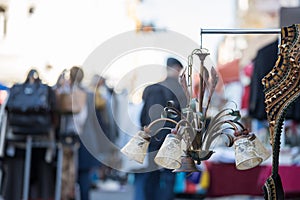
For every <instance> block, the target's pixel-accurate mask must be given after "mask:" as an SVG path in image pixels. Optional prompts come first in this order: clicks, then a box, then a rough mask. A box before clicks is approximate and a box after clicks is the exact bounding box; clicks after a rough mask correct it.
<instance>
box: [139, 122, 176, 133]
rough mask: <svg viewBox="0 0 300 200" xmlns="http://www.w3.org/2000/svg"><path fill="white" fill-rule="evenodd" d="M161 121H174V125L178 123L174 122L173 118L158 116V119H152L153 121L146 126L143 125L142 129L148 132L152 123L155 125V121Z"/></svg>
mask: <svg viewBox="0 0 300 200" xmlns="http://www.w3.org/2000/svg"><path fill="white" fill-rule="evenodd" d="M161 121H165V122H166V121H168V122H172V123H174V124H175V125H177V124H178V122H176V121H175V120H173V119H169V118H159V119H156V120H154V121H153V122H151V123H150V124H149V125H148V126H145V127H144V131H145V132H146V133H150V132H151V130H150V129H151V127H152V126H153V125H155V124H156V123H158V122H161Z"/></svg>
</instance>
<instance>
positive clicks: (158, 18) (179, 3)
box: [0, 0, 300, 199]
mask: <svg viewBox="0 0 300 200" xmlns="http://www.w3.org/2000/svg"><path fill="white" fill-rule="evenodd" d="M299 6H300V1H299V0H264V1H263V0H223V1H220V0H210V1H204V0H185V1H183V0H172V1H171V0H22V1H19V0H0V84H1V85H3V89H7V88H6V87H10V86H12V85H13V84H14V83H17V82H23V81H24V80H25V77H26V74H27V72H28V71H29V70H30V69H31V68H36V69H38V71H39V73H40V77H41V79H42V80H43V81H44V82H45V83H47V84H49V85H50V86H53V85H55V83H56V81H57V79H58V76H59V74H60V73H61V72H62V71H63V69H66V68H71V67H72V66H75V65H79V66H83V69H84V70H85V77H84V80H83V81H84V83H85V84H86V85H88V83H90V82H91V80H92V77H93V75H95V74H98V75H101V76H103V77H104V78H105V79H106V84H107V86H108V87H109V88H110V89H112V90H113V89H114V90H115V92H119V93H121V91H125V90H126V92H127V94H131V95H132V96H134V97H131V99H130V100H128V99H127V97H126V98H125V100H126V101H125V104H126V106H127V104H129V103H132V102H134V103H138V102H140V101H141V94H142V90H140V89H143V87H144V86H145V85H141V82H140V81H141V80H139V77H142V79H143V78H144V77H145V72H147V73H146V76H148V77H147V78H149V80H148V79H147V81H149V83H150V82H151V83H152V82H157V81H160V80H162V79H163V77H164V76H165V72H164V70H165V69H164V67H163V66H164V63H165V58H166V56H167V55H169V54H171V53H173V54H176V52H164V51H159V50H149V49H142V50H137V51H133V52H124V54H122V55H120V56H119V57H118V55H117V56H116V58H114V60H112V61H111V63H110V64H109V65H108V66H97V65H94V66H89V67H86V66H85V63H87V62H86V61H87V59H88V58H89V56H90V55H91V54H92V53H93V52H94V50H95V49H97V48H98V47H99V46H101V45H103V44H105V42H106V41H109V40H110V39H113V38H114V37H117V36H119V35H122V34H125V33H128V32H133V33H134V35H135V36H136V38H143V37H145V38H151V37H154V38H155V36H161V35H168V33H170V32H175V33H178V34H180V35H182V36H183V37H186V38H188V39H189V40H190V41H193V42H194V44H195V45H196V46H198V47H200V43H201V44H202V47H204V48H207V49H208V50H209V52H210V62H211V64H212V65H213V66H215V67H216V68H217V70H218V72H219V73H220V77H221V85H219V86H218V90H217V92H220V96H222V97H221V98H220V99H221V100H220V99H219V102H223V101H222V100H223V99H227V100H232V101H234V102H235V103H236V105H237V107H238V108H239V109H241V111H242V114H243V116H245V117H244V118H243V120H245V122H246V124H248V125H249V126H250V127H251V129H252V130H253V131H256V132H257V133H258V137H259V138H260V139H261V140H262V141H263V142H264V144H266V145H269V143H268V141H269V138H268V125H267V124H266V123H265V122H266V121H265V119H261V118H260V117H258V116H257V115H255V114H256V113H255V112H256V110H255V109H254V110H252V112H254V113H252V114H251V113H249V95H250V94H249V89H250V88H249V87H250V82H251V81H253V77H252V72H253V67H255V66H254V65H253V61H254V60H255V58H256V56H257V53H258V52H259V50H261V49H262V48H264V47H266V46H268V45H269V44H271V43H274V41H275V43H276V42H278V39H279V37H278V36H279V34H263V35H257V34H241V35H239V34H236V35H233V34H232V35H231V34H230V35H226V34H203V35H202V38H200V31H201V29H280V28H281V27H283V26H288V25H291V24H295V23H300V14H299V13H300V10H299ZM170 42H174V43H176V42H177V41H170ZM120 45H122V44H120ZM192 50H193V49H190V52H192ZM111 51H112V52H113V51H116V52H117V49H111ZM112 52H110V53H112ZM276 54H277V43H276V49H275V58H274V57H272V58H271V59H276ZM106 56H107V55H106V54H105V53H103V55H100V57H99V60H101V59H102V58H103V59H104V58H106ZM268 58H269V57H268ZM178 59H180V61H182V62H183V64H184V66H187V57H180V56H179V58H178ZM100 63H101V62H100ZM150 64H151V65H153V64H156V65H157V66H155V67H154V68H151V70H149V69H148V70H149V71H145V70H146V68H141V70H138V68H139V67H141V66H144V67H145V66H147V65H150ZM261 67H263V66H261ZM270 67H273V65H271V66H270ZM104 69H105V70H104ZM135 69H136V70H135ZM140 73H142V74H143V73H144V74H143V76H141V74H140ZM148 73H149V74H148ZM143 81H144V82H145V80H143ZM258 81H260V79H259V80H258ZM1 90H2V86H1ZM1 90H0V91H1ZM245 91H247V93H245ZM135 94H136V96H135ZM217 98H218V96H217ZM1 99H2V100H3V98H2V97H1V93H0V100H1ZM120 99H121V100H119V101H120V102H122V103H124V101H123V100H124V99H122V98H120ZM215 100H216V99H215ZM254 101H256V100H254ZM216 102H218V100H217V101H216ZM261 103H263V101H261ZM220 104H222V103H220ZM120 105H121V107H122V105H124V104H120ZM223 105H224V104H222V106H223ZM217 106H218V105H217ZM122 108H123V107H122ZM123 109H125V111H126V109H127V107H124V108H123ZM128 109H129V108H128ZM127 111H128V110H127ZM133 111H134V110H133ZM299 113H300V112H299ZM129 114H130V113H129ZM131 114H132V113H131ZM120 116H121V115H120ZM120 116H119V117H120ZM0 117H1V116H0ZM127 117H128V113H127ZM130 117H132V116H130ZM120 119H122V116H121V117H120ZM115 120H116V119H115ZM299 121H300V119H296V120H295V121H289V122H288V123H287V124H286V127H285V132H286V135H285V136H284V137H285V138H283V140H282V145H283V147H284V149H283V151H282V153H283V156H281V160H280V162H281V163H282V164H283V165H286V166H289V167H290V166H298V165H299V164H300V149H299V144H300V125H299ZM123 123H124V124H123V126H128V123H127V122H124V121H123ZM118 125H119V126H122V125H120V124H118ZM118 128H119V129H122V128H123V129H122V130H121V131H120V133H124V130H125V134H127V135H126V136H127V137H128V135H130V134H134V133H127V132H126V127H118ZM130 128H131V127H130ZM120 133H119V134H120ZM127 139H128V138H127ZM268 148H269V150H270V149H271V147H270V146H268ZM218 152H219V154H218ZM232 153H233V151H232V150H231V151H228V152H227V151H226V150H224V149H221V150H219V151H217V153H216V155H215V156H214V157H212V161H216V162H221V163H231V164H232V163H233V162H234V161H233V154H232ZM270 163H271V161H270V160H268V161H267V162H266V163H265V165H264V166H263V167H262V168H259V169H255V170H254V171H251V172H249V173H246V174H241V173H239V172H236V171H232V170H234V169H232V166H227V165H213V164H211V165H210V166H209V170H211V171H209V173H212V171H213V172H216V171H217V172H219V173H220V172H221V173H220V174H218V175H217V176H218V178H220V176H225V175H228V177H227V180H224V179H222V180H220V179H217V178H216V175H213V174H210V180H203V184H206V185H204V186H203V185H202V186H203V188H202V189H201V188H200V189H199V187H198V189H197V185H198V186H199V177H198V180H197V181H196V182H197V183H196V184H194V183H190V185H189V186H190V188H189V189H190V190H188V188H185V189H179V190H178V193H180V194H181V193H184V194H185V196H183V197H182V198H188V197H189V198H192V197H195V196H189V195H187V194H191V195H194V194H195V193H200V194H203V195H204V196H205V195H206V194H208V196H211V197H219V196H229V195H235V194H243V191H242V190H240V191H238V192H236V191H233V190H232V189H233V188H235V187H236V188H237V187H238V186H239V185H243V184H244V182H239V181H240V180H246V179H248V178H249V177H254V178H255V179H253V180H252V181H254V183H255V186H253V187H252V186H249V187H248V188H246V189H248V190H247V191H246V192H245V193H247V194H248V195H253V196H256V195H257V194H260V193H259V192H260V189H261V188H257V187H256V186H259V187H261V184H263V182H264V181H262V180H263V179H264V178H266V177H267V175H268V173H269V172H270V165H269V164H270ZM268 167H269V168H268ZM225 169H226V170H228V171H226V172H228V173H223V172H224V171H225ZM284 170H285V171H284ZM293 170H295V171H293ZM293 170H291V168H285V169H282V172H283V171H284V172H283V174H284V173H286V174H285V175H286V177H292V176H291V174H289V172H293V173H294V172H295V173H296V172H299V173H298V174H300V169H299V167H297V168H293ZM204 171H205V170H204ZM206 172H207V171H206ZM237 173H238V174H237ZM203 174H204V173H202V175H201V176H202V178H203ZM241 176H243V178H241ZM283 176H284V175H283ZM283 176H282V177H283ZM124 177H125V178H124ZM233 177H235V178H236V179H234V178H233ZM98 178H99V177H98ZM177 178H178V179H179V178H180V177H177ZM215 178H216V179H215ZM203 179H204V178H203ZM229 179H230V180H231V179H232V180H235V181H236V183H237V184H236V185H233V186H232V185H231V184H228V180H229ZM257 180H258V181H260V182H259V183H257V182H255V181H257ZM182 181H183V182H184V181H185V180H182ZM188 181H189V180H186V185H185V186H186V187H187V186H188V184H189V182H188ZM214 181H215V182H214ZM284 181H286V182H284V185H286V187H287V188H288V189H290V190H291V191H290V193H293V194H294V193H296V197H297V198H299V194H300V188H299V187H298V186H299V185H300V184H299V179H297V180H290V179H289V180H284ZM132 182H133V181H132V176H127V174H126V175H124V173H120V174H118V179H117V180H116V179H114V182H110V183H107V182H106V183H104V182H99V185H95V188H94V189H95V190H93V191H92V192H91V199H100V198H102V199H106V198H107V199H120V198H123V199H126V198H127V199H131V198H132V193H133V192H132V187H129V188H127V187H124V188H123V187H121V186H123V185H126V184H127V183H132ZM232 182H234V181H232ZM124 183H125V184H124ZM105 184H106V185H105ZM195 185H196V186H195ZM226 185H230V186H231V188H229V189H228V188H226V189H224V186H226ZM101 187H102V190H101V191H100V192H99V190H97V189H99V188H100V189H101ZM295 187H296V188H295ZM103 188H105V189H106V190H105V189H103ZM191 188H192V189H191ZM195 188H196V189H195ZM249 188H250V189H249ZM177 189H178V188H177ZM251 189H253V190H251ZM288 189H287V190H288ZM227 190H228V192H227V193H226V191H227ZM249 191H250V194H249ZM258 191H259V192H258ZM112 192H113V193H112ZM123 192H125V193H123ZM222 192H223V193H222ZM234 192H236V193H234ZM251 192H253V193H251ZM257 192H258V193H257ZM118 195H119V196H118ZM126 195H127V196H126ZM297 195H298V196H297ZM179 197H180V195H179V196H178V198H179ZM202 197H203V196H202ZM202 197H201V198H202ZM198 198H200V197H199V196H198ZM241 198H242V197H241V196H238V197H237V199H241ZM245 198H248V197H245ZM249 198H250V197H249ZM252 199H254V197H253V198H252ZM257 199H262V197H261V196H259V197H258V198H257Z"/></svg>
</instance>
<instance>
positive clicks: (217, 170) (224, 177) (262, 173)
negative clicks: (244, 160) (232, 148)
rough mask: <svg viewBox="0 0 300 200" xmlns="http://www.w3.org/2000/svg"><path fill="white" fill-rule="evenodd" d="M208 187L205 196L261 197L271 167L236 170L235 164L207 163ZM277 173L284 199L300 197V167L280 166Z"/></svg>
mask: <svg viewBox="0 0 300 200" xmlns="http://www.w3.org/2000/svg"><path fill="white" fill-rule="evenodd" d="M206 164H207V169H208V171H209V174H210V186H209V189H208V193H207V196H210V197H217V196H230V195H251V196H263V190H262V187H263V185H264V183H265V181H266V179H267V178H268V177H269V176H270V174H271V168H272V167H271V166H269V165H268V166H258V167H255V168H253V169H249V170H243V171H241V170H237V169H236V168H235V164H224V163H213V162H207V163H206ZM279 173H280V176H281V180H282V185H283V188H284V191H285V195H286V197H289V196H290V197H295V196H298V197H300V167H299V166H280V167H279Z"/></svg>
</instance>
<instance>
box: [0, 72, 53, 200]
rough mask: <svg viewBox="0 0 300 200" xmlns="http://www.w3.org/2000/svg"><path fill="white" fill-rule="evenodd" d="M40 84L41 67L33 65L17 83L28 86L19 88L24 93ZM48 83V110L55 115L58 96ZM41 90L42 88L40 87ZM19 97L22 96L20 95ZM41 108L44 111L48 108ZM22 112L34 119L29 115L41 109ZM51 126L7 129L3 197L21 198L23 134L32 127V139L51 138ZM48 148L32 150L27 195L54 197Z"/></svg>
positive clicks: (23, 159) (17, 199)
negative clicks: (24, 77)
mask: <svg viewBox="0 0 300 200" xmlns="http://www.w3.org/2000/svg"><path fill="white" fill-rule="evenodd" d="M41 84H42V80H41V79H40V77H39V73H38V71H37V70H36V69H33V68H32V69H30V70H29V72H28V74H27V77H26V79H25V81H24V83H22V84H16V85H20V86H22V87H24V88H25V89H24V90H20V93H21V92H25V90H26V89H27V91H30V89H32V90H31V92H36V89H37V88H39V87H40V86H41ZM25 85H26V87H25ZM36 86H38V87H36ZM45 86H47V87H44V88H45V91H47V98H48V99H47V100H46V102H47V104H48V106H49V114H50V115H51V116H52V115H53V112H52V111H53V110H52V109H53V108H54V106H55V96H54V93H53V91H52V90H51V88H50V87H48V85H45ZM13 87H14V86H13ZM10 90H12V88H10ZM43 92H44V91H43ZM39 93H42V92H41V91H39ZM43 94H44V93H42V94H40V95H41V97H42V101H45V99H43V98H44V97H45V96H44V95H43ZM17 97H18V98H21V97H20V96H17ZM14 100H15V99H12V100H11V101H14ZM34 100H35V103H36V102H37V101H38V99H34ZM19 101H21V102H22V103H24V101H25V100H24V99H23V98H22V99H19ZM31 101H32V100H31ZM24 105H25V103H24ZM40 112H42V113H43V114H45V110H43V111H40ZM10 114H11V113H10ZM22 114H24V115H25V116H26V118H28V119H31V117H30V116H34V117H38V114H39V112H37V113H33V114H31V113H30V112H29V113H28V112H27V111H25V112H24V113H22ZM35 115H36V116H35ZM51 118H52V117H50V118H49V120H50V121H49V124H50V125H52V123H53V122H52V121H51ZM35 123H36V122H35ZM14 126H17V125H14ZM43 126H44V124H43ZM43 128H45V130H42V129H43ZM49 128H50V130H48V126H47V127H41V125H38V124H31V123H30V124H29V127H21V126H20V127H19V126H18V135H16V133H15V132H14V131H12V133H7V134H8V135H7V138H6V139H7V140H9V143H7V147H6V152H5V157H4V159H3V161H4V165H5V181H4V189H3V190H4V191H3V196H4V199H11V200H14V199H16V200H19V199H22V186H23V185H22V184H23V182H24V178H25V177H24V175H25V174H24V167H25V156H26V152H25V150H24V148H23V147H21V146H22V144H21V145H20V144H18V143H25V140H24V139H25V138H24V136H26V135H31V133H32V132H31V130H30V129H32V131H35V134H32V135H31V136H33V140H34V141H35V142H37V141H42V140H46V141H49V140H50V137H51V136H50V135H51V127H49ZM43 131H47V135H39V134H44V132H43ZM48 131H49V133H48ZM35 137H37V138H35ZM35 139H36V140H35ZM14 142H17V143H14ZM47 150H48V149H46V148H45V147H40V148H33V149H32V152H31V163H30V177H29V179H30V180H29V185H28V190H29V191H28V193H29V194H28V195H29V197H30V198H32V199H37V198H41V199H51V198H53V197H54V182H55V180H54V177H55V175H54V167H53V162H52V159H47V158H48V156H47ZM51 156H52V155H50V157H51ZM23 194H24V191H23ZM23 198H24V197H23Z"/></svg>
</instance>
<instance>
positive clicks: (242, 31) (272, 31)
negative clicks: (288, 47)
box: [200, 28, 281, 49]
mask: <svg viewBox="0 0 300 200" xmlns="http://www.w3.org/2000/svg"><path fill="white" fill-rule="evenodd" d="M280 33H281V29H280V28H279V29H202V28H200V49H201V48H202V35H203V34H280Z"/></svg>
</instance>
